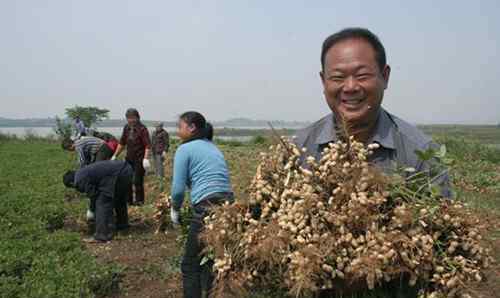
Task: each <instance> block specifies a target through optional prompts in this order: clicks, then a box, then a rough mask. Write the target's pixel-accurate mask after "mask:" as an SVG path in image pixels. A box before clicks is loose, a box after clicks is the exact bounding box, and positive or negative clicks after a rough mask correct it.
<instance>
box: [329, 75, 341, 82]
mask: <svg viewBox="0 0 500 298" xmlns="http://www.w3.org/2000/svg"><path fill="white" fill-rule="evenodd" d="M330 80H332V81H335V82H340V81H343V80H344V77H343V76H331V77H330Z"/></svg>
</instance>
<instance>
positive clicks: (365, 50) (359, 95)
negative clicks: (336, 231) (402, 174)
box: [294, 28, 450, 196]
mask: <svg viewBox="0 0 500 298" xmlns="http://www.w3.org/2000/svg"><path fill="white" fill-rule="evenodd" d="M321 65H322V70H321V72H320V77H321V82H322V83H323V93H324V95H325V99H326V102H327V103H328V106H329V107H330V110H331V112H332V113H330V114H329V115H327V116H326V117H324V118H322V119H321V120H319V121H317V122H315V123H313V124H312V125H311V126H309V127H307V128H305V129H303V130H301V131H299V132H298V133H297V136H296V138H295V140H294V142H295V143H296V144H297V145H298V146H299V147H300V148H306V150H307V152H306V155H307V156H309V155H311V156H314V157H315V158H316V159H319V157H320V156H321V152H322V151H323V149H324V148H325V147H326V146H327V145H328V143H330V142H335V141H337V140H338V137H339V136H338V132H339V131H342V130H341V127H345V128H347V130H348V133H349V135H353V136H354V137H355V138H356V139H357V140H358V141H362V142H364V143H365V144H370V143H378V144H379V145H380V146H379V148H378V149H376V150H375V151H374V154H373V155H372V156H371V157H370V158H371V160H370V161H372V162H373V163H374V164H376V165H377V166H379V167H381V168H382V170H384V171H385V172H390V171H392V170H394V169H395V168H396V167H405V168H408V167H411V168H414V169H415V170H416V171H421V172H423V171H429V168H430V163H429V161H421V160H419V158H418V156H417V154H416V153H415V152H416V151H417V150H420V151H425V150H426V149H428V148H430V147H432V148H436V147H437V145H436V144H435V143H433V142H432V140H431V139H430V138H429V137H428V136H426V135H425V134H423V133H422V132H421V131H420V130H419V129H417V128H416V127H415V126H413V125H411V124H409V123H407V122H405V121H403V120H401V119H400V118H398V117H396V116H394V115H392V114H390V113H389V112H387V111H386V110H385V109H384V108H382V99H383V97H384V91H385V89H387V87H388V83H389V76H390V73H391V68H390V66H389V65H388V64H387V62H386V55H385V49H384V46H383V45H382V43H381V42H380V40H379V39H378V37H377V36H376V35H375V34H373V33H372V32H370V31H369V30H367V29H363V28H347V29H344V30H342V31H339V32H337V33H335V34H333V35H331V36H329V37H328V38H327V39H326V40H325V41H324V42H323V47H322V51H321ZM435 181H436V183H438V184H440V185H441V186H442V187H441V190H442V191H441V192H442V194H443V196H450V193H449V188H448V175H447V173H446V172H443V173H441V175H440V176H438V177H436V179H435Z"/></svg>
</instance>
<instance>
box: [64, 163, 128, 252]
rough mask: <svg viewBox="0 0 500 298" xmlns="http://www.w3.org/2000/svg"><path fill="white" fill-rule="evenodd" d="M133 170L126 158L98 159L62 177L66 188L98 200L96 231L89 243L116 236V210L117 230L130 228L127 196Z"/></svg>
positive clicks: (103, 240) (108, 239) (104, 240)
mask: <svg viewBox="0 0 500 298" xmlns="http://www.w3.org/2000/svg"><path fill="white" fill-rule="evenodd" d="M132 175H133V170H132V167H131V166H130V164H128V163H127V162H125V161H119V160H108V161H99V162H96V163H93V164H91V165H89V166H86V167H84V168H82V169H79V170H78V171H76V172H75V171H68V172H66V173H65V174H64V176H63V183H64V185H65V186H66V187H71V188H75V189H76V190H77V191H79V192H81V193H85V194H87V196H88V197H89V198H91V199H94V200H95V202H96V232H95V235H94V237H93V238H92V239H89V240H88V241H87V242H107V241H110V240H111V239H112V238H113V209H114V210H115V212H116V229H117V230H123V229H126V228H128V227H129V224H128V212H127V198H128V191H129V189H130V185H131V184H132V182H131V181H132Z"/></svg>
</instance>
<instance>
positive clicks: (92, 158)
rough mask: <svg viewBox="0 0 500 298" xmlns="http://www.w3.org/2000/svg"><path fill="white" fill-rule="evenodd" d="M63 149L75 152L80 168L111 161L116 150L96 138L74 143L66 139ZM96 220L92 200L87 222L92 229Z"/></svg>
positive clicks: (83, 138) (79, 140) (84, 138)
mask: <svg viewBox="0 0 500 298" xmlns="http://www.w3.org/2000/svg"><path fill="white" fill-rule="evenodd" d="M62 148H63V149H64V150H67V151H75V152H76V153H77V156H78V165H79V167H80V168H83V167H85V166H88V165H89V164H92V163H94V162H97V161H102V160H109V159H111V157H112V156H113V152H114V150H113V149H112V148H111V147H110V146H109V145H108V143H106V141H105V140H103V139H102V138H99V137H96V136H82V137H81V138H80V139H78V140H76V141H73V140H71V139H65V140H63V141H62ZM94 220H95V201H94V200H92V199H91V200H90V204H89V209H88V210H87V221H88V222H89V224H90V227H91V229H92V226H93V222H94Z"/></svg>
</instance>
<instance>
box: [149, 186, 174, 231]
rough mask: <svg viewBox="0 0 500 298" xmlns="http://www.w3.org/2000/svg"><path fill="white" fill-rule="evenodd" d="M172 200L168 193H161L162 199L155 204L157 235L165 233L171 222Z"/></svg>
mask: <svg viewBox="0 0 500 298" xmlns="http://www.w3.org/2000/svg"><path fill="white" fill-rule="evenodd" d="M170 207H171V199H170V196H169V195H167V194H166V193H161V197H160V198H159V199H158V200H157V201H156V203H155V213H154V215H153V218H154V221H155V223H156V230H155V234H158V233H160V232H165V229H166V228H167V226H168V224H169V220H170Z"/></svg>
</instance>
